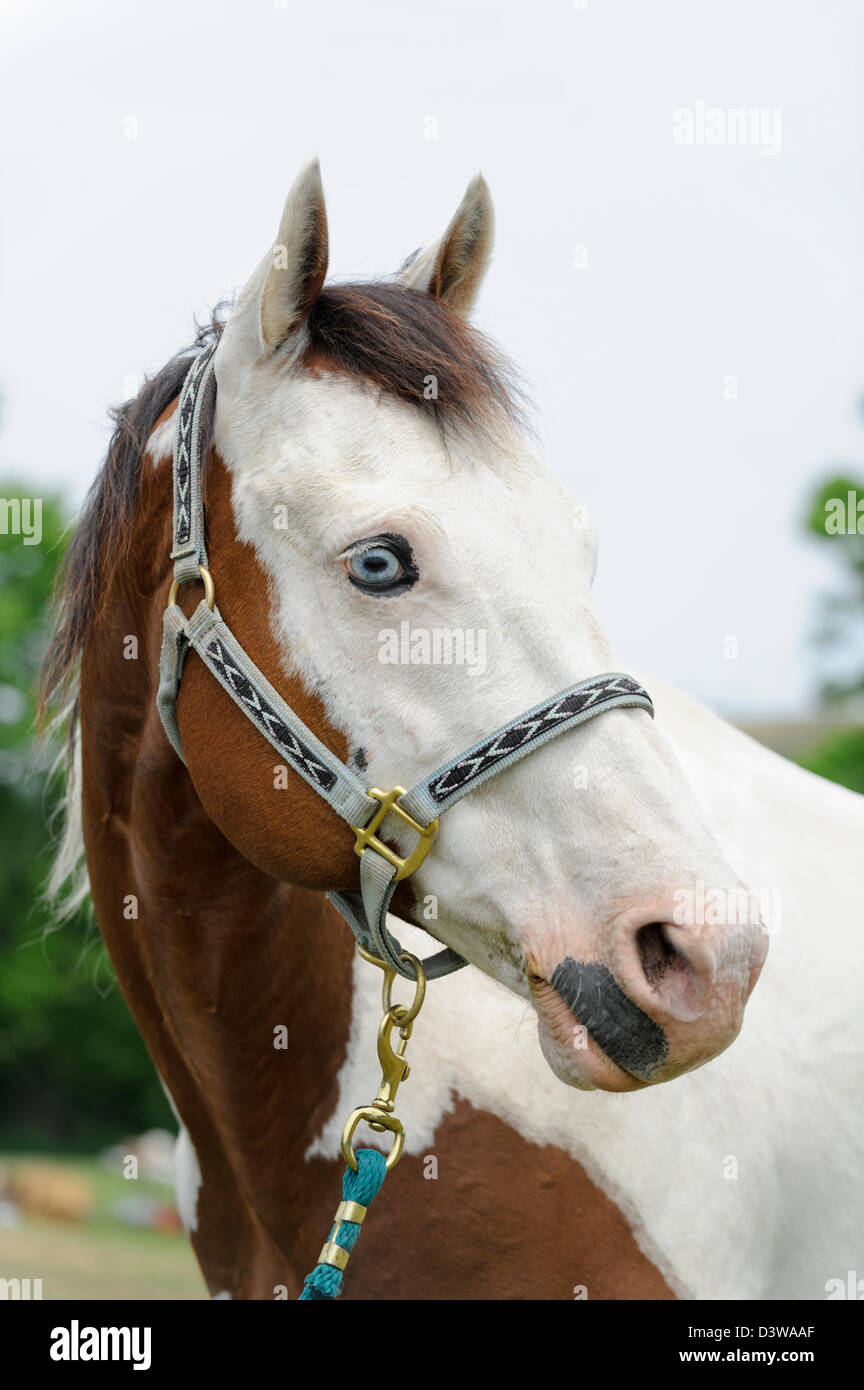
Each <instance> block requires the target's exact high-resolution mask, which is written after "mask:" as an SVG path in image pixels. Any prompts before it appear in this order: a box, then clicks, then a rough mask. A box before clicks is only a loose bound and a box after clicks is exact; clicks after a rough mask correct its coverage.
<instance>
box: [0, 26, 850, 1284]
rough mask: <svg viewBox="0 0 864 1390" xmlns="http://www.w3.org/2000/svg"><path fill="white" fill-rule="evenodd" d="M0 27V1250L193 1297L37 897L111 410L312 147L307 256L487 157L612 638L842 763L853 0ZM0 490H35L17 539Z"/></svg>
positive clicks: (415, 232) (84, 980) (141, 1087)
mask: <svg viewBox="0 0 864 1390" xmlns="http://www.w3.org/2000/svg"><path fill="white" fill-rule="evenodd" d="M0 21H2V27H0V93H2V95H0V112H2V120H0V147H2V156H3V168H4V179H3V191H4V195H5V196H4V199H3V206H2V210H0V306H2V310H0V324H2V332H0V502H2V506H0V834H2V857H0V1278H27V1277H35V1276H40V1277H42V1278H43V1290H44V1295H43V1296H44V1297H55V1298H56V1297H67V1296H75V1297H93V1298H95V1297H114V1298H117V1297H119V1298H126V1297H146V1298H180V1297H187V1298H197V1297H202V1296H203V1285H202V1282H201V1279H200V1276H199V1275H198V1273H197V1267H196V1265H195V1263H194V1260H193V1258H192V1256H191V1254H190V1252H189V1250H188V1248H187V1246H186V1243H185V1240H184V1239H183V1237H182V1234H180V1233H179V1231H178V1229H177V1221H176V1217H175V1215H174V1211H173V1203H172V1197H171V1189H170V1186H169V1178H170V1147H171V1134H172V1133H173V1130H174V1125H173V1121H172V1118H171V1115H170V1112H169V1110H168V1107H167V1104H166V1102H165V1100H164V1097H163V1095H162V1092H161V1089H160V1087H159V1085H158V1082H157V1081H156V1078H155V1075H154V1073H153V1070H152V1068H151V1066H150V1063H149V1061H148V1059H147V1056H146V1053H145V1052H144V1049H143V1046H142V1044H141V1043H140V1041H139V1039H138V1036H137V1034H136V1032H135V1030H134V1028H133V1026H132V1023H131V1021H130V1018H129V1015H128V1013H127V1010H126V1007H125V1004H124V1002H123V999H122V996H121V995H120V993H119V991H118V989H117V987H116V985H115V983H114V980H113V975H112V972H111V968H110V964H109V963H108V962H107V960H106V958H105V954H104V951H103V950H102V947H101V944H100V941H99V937H98V933H97V932H96V930H95V928H94V926H93V923H92V921H90V919H89V917H88V914H87V912H86V911H82V912H81V913H80V914H79V915H78V917H77V918H75V919H74V920H73V921H71V922H69V923H67V924H66V925H65V926H64V927H62V929H59V930H49V929H48V921H47V917H46V913H45V911H44V908H43V906H42V905H41V902H40V891H41V888H42V886H43V884H44V879H45V874H46V871H47V866H48V863H49V859H50V839H51V833H52V827H51V804H52V798H51V795H50V794H49V791H48V787H47V778H48V769H49V767H50V764H51V763H52V761H53V759H54V758H55V757H56V754H57V752H58V750H57V748H56V747H54V746H52V744H51V742H50V740H48V741H43V742H41V743H40V742H38V741H37V740H36V739H35V734H34V700H33V691H34V685H35V681H36V677H37V673H38V669H39V664H40V660H41V656H42V652H43V650H44V643H45V630H46V613H47V605H48V601H49V594H50V588H51V582H52V577H53V574H54V571H55V569H56V566H57V563H58V561H59V559H60V557H61V554H62V552H63V547H64V544H65V541H66V536H67V529H66V528H67V526H68V523H69V522H70V520H71V519H72V518H73V517H74V514H75V511H76V508H77V506H78V505H79V503H80V501H81V498H82V497H83V494H84V492H85V490H86V488H87V486H88V485H89V482H90V481H91V479H92V477H93V474H94V472H95V470H96V468H97V466H98V464H99V461H100V459H101V456H102V454H103V452H104V448H105V445H106V443H107V438H108V434H109V428H108V423H107V416H106V410H107V407H108V406H109V405H110V404H116V403H117V402H118V401H120V400H122V399H125V398H127V397H128V396H130V395H132V394H134V393H135V391H136V390H137V389H138V386H139V385H140V383H141V381H142V379H143V375H144V374H145V373H146V372H148V371H152V370H154V369H156V368H157V367H159V366H160V365H161V364H162V363H163V362H164V361H165V359H166V358H167V357H169V356H170V355H172V354H173V352H175V351H176V350H177V349H178V348H179V347H180V346H182V345H185V344H186V343H188V342H189V341H191V338H192V334H193V319H194V317H195V316H196V315H197V316H199V317H203V316H204V315H205V314H206V313H207V312H208V310H209V308H210V307H212V306H213V305H214V304H216V303H217V301H219V300H220V299H222V298H224V297H226V296H230V295H231V294H232V293H233V292H234V290H235V289H236V288H237V287H239V285H241V284H242V282H243V281H244V279H245V277H246V276H247V274H248V273H249V272H250V271H251V269H252V268H253V267H254V265H255V264H256V263H257V261H258V260H259V258H260V257H261V255H263V253H264V251H265V250H266V249H267V247H268V245H269V244H270V243H271V242H272V240H273V237H274V235H275V232H276V229H277V226H278V218H279V212H280V209H281V204H282V200H283V198H284V195H285V193H286V192H287V189H288V186H289V184H290V182H291V180H292V179H293V177H294V175H295V174H296V172H297V170H298V169H299V167H300V166H301V165H302V163H303V162H304V161H305V160H306V159H307V158H308V157H309V156H310V155H312V154H313V153H318V154H319V156H320V157H321V161H322V168H323V174H324V180H325V188H326V190H327V197H328V210H329V215H330V223H331V276H333V277H334V278H340V277H341V278H349V277H354V276H362V275H373V274H380V273H387V272H390V271H393V270H395V269H396V267H397V266H398V265H399V264H400V263H401V262H402V260H404V258H405V256H406V255H407V254H408V253H409V252H411V251H412V250H414V249H415V248H416V247H417V246H419V245H420V244H422V243H428V241H430V240H432V239H433V238H434V237H435V236H437V235H438V234H439V232H440V231H441V230H443V227H444V226H445V225H446V223H447V222H448V221H449V218H450V216H451V214H452V212H453V211H454V209H455V207H456V204H457V203H458V201H459V198H460V197H461V194H462V191H463V188H464V186H465V184H466V182H467V180H468V179H469V177H470V176H471V175H472V174H473V173H474V172H475V171H476V170H477V169H478V168H480V169H482V170H483V172H484V173H485V175H486V177H487V179H488V181H489V183H490V185H491V188H492V192H493V196H494V198H495V200H496V208H497V215H498V236H497V249H496V256H495V260H494V263H493V266H492V269H491V271H490V274H489V277H488V281H487V284H486V287H485V289H484V292H483V296H482V299H481V302H480V305H479V310H478V314H477V321H478V323H479V325H480V326H481V327H482V328H483V329H485V330H486V331H487V332H489V333H490V334H491V335H492V336H493V337H494V338H495V339H496V340H497V341H498V342H499V343H501V344H502V346H503V347H504V348H505V349H506V350H507V352H508V353H510V354H511V355H512V357H513V358H514V359H515V360H516V362H517V363H518V364H519V366H520V367H521V369H522V371H523V373H524V375H525V378H526V380H527V382H528V385H529V388H530V390H531V393H532V395H533V398H534V400H535V402H536V406H537V419H538V425H539V430H540V434H541V438H542V441H543V446H544V450H545V452H547V453H548V455H549V457H550V458H551V460H552V462H553V464H554V465H555V467H556V468H557V470H558V472H559V474H560V475H561V476H562V478H563V479H564V480H565V481H566V482H567V484H568V485H569V486H570V487H571V489H572V490H573V491H574V492H575V493H576V495H577V496H578V497H579V498H580V500H582V501H583V502H584V503H586V505H587V506H588V508H589V509H590V511H591V512H592V514H593V516H594V518H595V520H596V522H597V524H598V526H599V529H600V536H601V551H600V569H599V574H598V580H597V595H598V605H599V608H600V612H601V616H602V619H603V621H604V625H605V627H606V629H607V631H608V633H609V635H610V637H611V639H612V641H613V643H614V645H615V647H616V649H617V652H618V654H619V656H620V659H621V662H622V664H623V666H624V667H625V669H629V668H630V667H631V666H632V667H633V668H635V669H638V670H640V671H641V672H643V673H646V674H648V673H650V672H655V673H656V674H657V675H658V676H660V677H662V678H663V679H664V680H667V681H670V682H672V683H674V684H678V685H680V686H682V687H683V688H685V689H687V690H689V691H691V692H692V693H693V694H694V695H696V696H698V697H699V698H701V699H703V700H705V701H706V702H707V703H709V704H710V705H711V706H712V707H713V708H715V709H716V710H718V711H719V712H720V713H721V714H723V715H724V716H725V717H727V718H729V719H731V720H733V722H735V723H737V724H739V725H740V726H742V727H744V728H745V729H747V730H748V731H749V732H751V733H752V734H753V735H754V736H755V737H757V738H759V739H761V740H762V741H763V742H766V743H768V744H769V745H770V746H771V747H774V748H775V749H777V750H778V751H780V752H781V753H783V754H784V755H785V756H788V757H792V758H794V759H796V760H798V761H800V762H801V763H803V764H804V765H805V766H807V767H810V768H811V769H813V770H815V771H817V772H819V773H821V774H822V775H823V776H827V777H831V778H833V779H835V780H837V781H839V782H843V783H845V784H846V785H848V786H852V787H855V788H856V789H857V790H858V791H861V792H864V731H862V702H864V411H862V399H864V360H862V353H861V347H860V325H861V322H862V321H864V315H862V309H864V304H862V288H864V253H862V228H864V187H862V176H861V169H862V167H864V161H862V158H861V142H862V134H864V111H862V97H861V91H862V88H861V83H860V79H859V66H860V64H859V55H860V53H861V51H862V38H864V32H862V31H864V11H862V8H861V6H860V5H859V4H857V3H856V0H831V2H830V3H827V4H825V5H823V6H821V7H819V8H818V9H816V10H814V8H813V7H812V5H810V4H805V3H803V0H723V3H715V0H703V2H702V3H700V4H699V5H698V6H694V5H693V4H692V3H688V0H657V3H654V4H652V5H650V6H646V5H644V4H640V3H639V0H554V2H553V0H538V3H535V4H533V5H532V6H531V7H530V8H529V9H526V8H525V7H524V6H523V5H519V4H517V3H516V0H499V3H494V0H459V3H456V0H452V3H446V2H445V3H440V4H435V3H431V4H430V3H428V0H424V3H423V4H420V3H417V0H398V3H397V0H354V3H351V4H349V3H346V2H345V0H322V2H321V3H320V4H318V5H316V6H311V7H305V6H304V7H301V6H297V5H294V4H291V3H290V0H252V2H251V3H250V2H249V0H206V3H204V2H203V0H170V2H169V0H150V3H148V4H147V5H146V6H144V5H140V4H137V3H136V4H132V3H128V2H127V0H112V2H111V3H110V4H109V3H108V2H107V0H105V3H99V2H97V0H81V3H67V4H60V3H40V0H0ZM15 499H19V501H20V502H21V503H25V502H27V501H29V502H30V503H33V502H34V500H35V499H39V501H40V503H41V507H42V521H41V525H42V534H41V539H40V540H39V542H38V543H34V544H28V543H25V542H26V541H27V539H28V538H27V537H25V536H24V535H23V534H22V533H21V532H22V527H21V526H18V528H17V531H18V533H17V534H16V525H15V517H16V515H17V513H16V510H15V506H14V502H15ZM9 503H12V504H13V505H11V506H9V505H7V504H9ZM859 504H860V511H859V510H858V508H859ZM21 516H22V517H25V518H26V516H27V510H26V506H25V509H24V511H23V512H22V513H21ZM4 518H5V520H4ZM133 1178H134V1180H132V1179H133Z"/></svg>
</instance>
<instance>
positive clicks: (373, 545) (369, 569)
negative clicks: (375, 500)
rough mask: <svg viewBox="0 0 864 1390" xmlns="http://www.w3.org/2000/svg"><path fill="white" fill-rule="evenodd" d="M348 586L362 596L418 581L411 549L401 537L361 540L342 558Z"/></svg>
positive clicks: (393, 589) (394, 589)
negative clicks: (362, 592)
mask: <svg viewBox="0 0 864 1390" xmlns="http://www.w3.org/2000/svg"><path fill="white" fill-rule="evenodd" d="M345 568H346V570H347V571H348V578H349V579H350V580H351V583H352V584H353V585H354V586H355V587H356V588H358V589H362V590H363V591H364V593H367V594H372V593H379V594H380V593H387V592H389V593H393V592H396V591H401V590H403V589H409V588H410V587H411V585H412V584H413V583H414V581H415V580H416V579H417V569H416V567H415V565H414V560H413V557H412V554H411V547H410V545H409V544H408V542H407V541H406V540H405V538H404V536H395V535H394V536H391V535H386V536H373V537H372V538H371V539H370V540H368V541H360V542H358V544H357V545H355V547H354V549H353V550H352V551H350V552H349V554H348V555H346V557H345Z"/></svg>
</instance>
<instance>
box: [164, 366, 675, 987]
mask: <svg viewBox="0 0 864 1390" xmlns="http://www.w3.org/2000/svg"><path fill="white" fill-rule="evenodd" d="M214 352H215V346H214V347H210V348H208V349H206V351H204V352H202V353H201V354H200V355H199V356H198V357H196V359H195V361H194V362H193V363H192V366H191V367H190V369H189V372H188V374H187V376H186V380H185V381H184V383H183V389H182V391H181V393H180V400H179V403H178V407H177V428H176V434H175V440H174V545H173V549H172V551H171V558H172V559H173V561H174V585H173V586H172V590H171V595H170V597H169V602H168V607H167V608H166V610H165V615H164V618H163V636H162V656H161V661H160V672H159V674H160V680H159V693H158V695H157V697H156V703H157V706H158V709H159V715H160V717H161V719H162V724H163V726H164V729H165V733H166V734H167V736H168V738H169V740H170V741H171V744H172V746H173V747H174V749H175V750H176V752H177V754H178V755H179V757H180V758H182V759H183V761H184V762H185V758H184V757H183V745H182V743H181V740H180V731H179V729H178V727H177V713H176V700H177V691H178V689H179V686H180V678H181V676H182V674H183V665H184V662H185V660H186V656H187V654H188V652H189V650H190V649H192V650H194V651H195V652H197V654H198V656H199V657H200V658H201V660H202V661H203V662H204V665H205V666H206V667H207V669H208V670H209V671H210V672H211V673H212V674H213V675H214V676H215V677H216V679H217V680H218V681H219V683H220V685H222V686H223V687H224V689H225V690H226V691H227V692H228V694H229V695H230V696H231V699H232V700H233V701H234V703H235V704H236V705H237V706H238V708H239V709H241V710H242V711H243V713H244V714H245V715H246V717H247V718H248V719H250V720H251V722H252V723H253V724H254V725H255V727H256V728H257V729H258V730H259V731H260V733H262V734H263V735H264V737H265V738H266V739H268V740H269V742H270V743H271V744H272V745H273V747H274V748H275V749H276V750H277V752H279V753H280V754H281V755H282V756H283V757H284V758H285V759H286V760H287V762H288V763H289V764H290V765H291V767H293V768H294V770H295V771H296V772H298V773H299V774H300V776H301V777H303V778H304V779H305V780H306V781H307V782H308V783H309V785H310V786H312V787H314V788H315V790H316V792H318V794H319V796H323V798H324V800H325V801H327V802H329V804H330V805H331V806H332V807H333V809H334V811H336V812H337V813H338V814H339V815H340V816H341V817H342V819H343V820H345V821H347V822H348V824H349V825H350V826H351V828H352V829H353V830H354V832H355V849H356V850H357V853H358V854H359V856H360V891H359V893H358V892H351V893H329V894H328V897H329V898H330V901H331V902H332V903H333V904H334V905H335V906H336V907H337V908H338V909H339V911H340V912H341V913H342V915H343V917H344V918H345V920H346V921H347V922H348V924H349V926H350V927H351V929H352V931H353V932H354V934H355V936H356V937H357V940H358V941H359V942H360V944H361V945H362V946H364V947H365V948H366V949H367V950H368V951H370V952H371V953H372V954H373V955H376V956H378V957H379V959H381V960H383V961H386V962H387V964H388V965H390V966H392V968H393V969H394V970H396V971H397V972H398V973H399V974H400V975H404V976H406V978H408V979H413V978H414V972H413V969H412V967H411V966H410V965H406V963H405V962H404V961H403V960H402V958H401V956H402V947H401V946H400V944H399V942H398V941H397V940H396V938H395V937H393V936H392V935H391V934H390V932H389V930H388V928H387V909H388V907H389V905H390V900H391V898H392V897H393V894H394V892H395V889H396V884H397V882H398V881H399V880H400V879H401V878H407V877H408V876H409V875H410V874H411V873H413V872H414V871H415V869H416V868H418V867H419V865H420V864H421V863H422V861H423V859H425V857H426V854H427V853H428V851H429V848H430V847H431V844H432V842H433V840H434V838H435V834H436V832H437V828H438V823H437V818H438V816H439V815H440V813H441V812H442V811H446V810H447V809H448V808H449V807H450V806H453V805H454V804H455V803H456V802H457V801H459V800H460V799H461V797H463V796H465V795H467V793H468V792H471V791H474V789H475V788H476V787H479V786H482V784H483V783H484V782H486V781H488V779H489V778H490V777H494V776H495V775H496V774H497V773H499V772H502V771H503V770H504V768H505V767H510V766H512V764H513V763H515V762H518V761H519V759H520V758H524V757H525V755H526V754H528V753H531V752H533V751H534V749H535V748H540V747H542V746H543V744H544V743H548V741H549V740H550V739H552V738H556V737H557V736H558V734H561V733H563V732H564V731H565V730H566V729H572V728H575V726H576V725H577V724H584V723H585V722H586V721H587V720H589V719H593V718H594V717H595V716H596V715H598V714H601V713H603V712H604V711H605V710H609V709H616V708H621V707H626V706H635V707H637V708H640V709H644V710H647V711H648V713H649V714H651V715H652V716H653V714H654V706H653V704H652V703H651V697H650V696H649V695H648V693H647V692H646V691H645V690H643V688H642V686H641V685H639V684H638V683H637V682H636V681H635V680H633V678H632V676H626V675H624V674H622V673H621V672H616V671H612V672H607V673H606V674H605V675H602V676H592V677H591V678H590V679H589V680H585V681H580V682H579V683H578V684H577V685H572V686H569V687H568V688H567V689H566V690H562V691H561V692H560V693H559V694H558V695H556V696H554V698H553V699H551V700H544V701H543V702H542V704H539V705H535V706H534V707H533V709H530V710H528V711H527V712H526V713H525V714H521V715H520V716H519V718H518V719H514V720H511V722H510V723H509V724H504V725H502V727H501V728H500V729H496V730H495V732H494V733H493V734H489V735H487V736H486V737H485V738H481V739H478V741H477V742H476V743H474V744H472V745H471V747H470V748H467V749H465V751H464V752H462V753H459V754H458V756H457V757H455V758H451V759H450V761H449V762H446V763H443V764H442V765H441V767H438V768H436V769H435V771H434V772H432V773H430V775H429V776H428V777H424V778H423V780H422V781H421V782H418V783H417V785H416V786H415V787H412V788H411V790H410V791H404V790H403V789H402V788H399V787H394V788H392V789H391V790H390V791H388V792H380V791H378V789H377V788H372V789H371V790H370V791H367V789H366V788H365V787H364V785H363V783H362V782H361V781H360V780H359V778H358V777H357V775H356V773H354V772H352V770H351V768H350V767H347V766H346V764H345V763H343V762H341V761H340V759H339V758H337V757H336V756H335V754H333V753H331V752H330V750H329V749H328V748H325V746H324V744H323V743H321V741H320V740H319V739H318V738H316V736H315V735H314V734H313V732H312V730H311V729H309V728H307V726H306V725H305V724H304V723H303V721H302V719H299V718H298V717H297V715H296V714H295V713H294V711H293V710H292V709H291V708H290V706H289V705H287V704H286V703H285V701H284V700H283V699H282V697H281V695H280V694H279V693H278V691H276V690H274V688H273V686H272V685H271V684H270V682H269V681H268V680H267V678H266V676H264V675H263V674H262V672H261V671H259V670H258V667H257V666H256V665H255V664H254V662H252V661H250V659H249V657H248V656H247V655H246V653H245V651H244V650H243V648H242V647H241V645H240V643H239V642H238V641H237V639H236V637H235V636H234V635H233V633H232V632H231V631H230V630H229V629H228V627H227V626H226V625H225V623H224V622H223V620H222V618H221V616H220V613H219V609H218V608H217V607H216V606H215V602H214V597H213V588H212V580H211V577H210V573H209V570H208V569H207V552H206V550H205V547H204V514H203V506H202V496H201V462H202V461H201V430H202V411H203V409H204V402H205V400H206V397H207V391H208V387H209V388H210V389H212V390H215V379H213V378H212V373H213V353H214ZM193 579H203V580H204V582H205V586H206V587H205V594H206V597H205V598H204V599H202V601H201V602H200V603H199V605H198V607H197V608H196V609H195V612H194V613H193V614H192V616H191V617H190V618H187V617H186V616H185V614H184V613H183V610H182V609H181V608H180V607H179V605H178V604H177V602H176V597H177V588H178V587H179V585H181V584H184V583H186V582H187V581H188V580H193ZM394 817H395V818H397V819H398V820H400V821H401V822H402V824H403V825H405V824H408V825H409V826H410V828H411V829H412V831H413V832H414V833H416V834H417V835H418V837H419V839H418V845H417V848H416V849H415V851H414V852H413V854H410V855H408V856H406V857H405V858H404V859H403V858H401V857H400V856H398V855H397V854H395V852H394V851H393V850H392V849H391V848H390V847H389V846H388V845H386V844H385V843H384V842H383V840H381V839H379V838H378V836H377V835H376V833H375V832H376V831H377V830H378V829H379V828H381V826H382V824H383V822H384V821H385V819H386V821H387V822H388V824H389V825H392V826H394V828H395V826H396V820H394ZM385 833H386V831H385ZM463 965H467V961H465V960H463V959H462V957H461V956H459V955H457V954H456V952H455V951H451V950H450V949H449V948H445V949H444V950H442V951H439V952H437V954H436V955H434V956H430V957H429V958H428V960H425V961H424V962H423V966H424V969H425V971H426V974H427V976H429V977H430V978H432V979H434V978H435V977H436V976H440V975H447V974H449V973H450V972H451V971H453V970H458V969H460V968H461V966H463Z"/></svg>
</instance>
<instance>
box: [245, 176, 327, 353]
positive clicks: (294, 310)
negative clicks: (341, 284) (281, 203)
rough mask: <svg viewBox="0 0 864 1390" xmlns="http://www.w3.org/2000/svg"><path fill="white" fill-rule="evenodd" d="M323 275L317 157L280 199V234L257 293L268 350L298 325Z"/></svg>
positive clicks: (323, 236)
mask: <svg viewBox="0 0 864 1390" xmlns="http://www.w3.org/2000/svg"><path fill="white" fill-rule="evenodd" d="M326 274H327V213H326V211H325V208H324V189H323V188H322V186H321V170H320V168H319V165H318V160H317V159H313V160H312V162H311V164H307V166H306V168H305V169H304V170H303V171H302V173H300V174H299V175H298V176H297V178H296V180H295V181H294V185H293V187H292V189H291V192H290V193H289V194H288V197H287V198H286V200H285V207H284V209H283V212H282V221H281V222H280V224H279V236H278V237H277V240H276V245H275V246H274V248H273V253H272V260H271V265H270V270H269V273H268V275H267V279H266V280H265V282H264V289H263V291H262V293H261V336H262V337H263V339H264V342H265V344H266V346H267V347H268V348H270V350H271V352H272V351H275V349H276V348H277V347H279V346H280V344H282V343H284V342H285V341H286V339H287V338H290V337H291V335H292V334H293V333H296V331H297V329H298V328H299V327H300V325H301V324H302V322H303V320H304V319H305V318H306V315H307V314H308V313H309V310H310V309H311V308H312V305H313V304H314V303H315V300H316V299H317V298H318V296H319V294H320V293H321V288H322V286H323V284H324V276H325V275H326Z"/></svg>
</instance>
